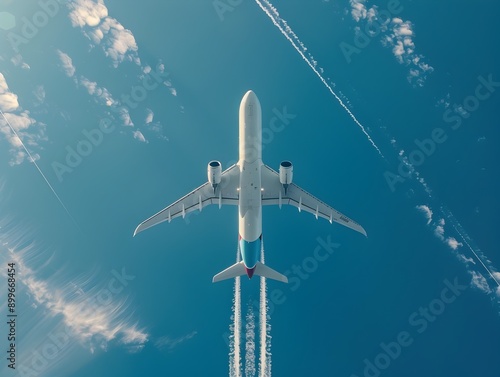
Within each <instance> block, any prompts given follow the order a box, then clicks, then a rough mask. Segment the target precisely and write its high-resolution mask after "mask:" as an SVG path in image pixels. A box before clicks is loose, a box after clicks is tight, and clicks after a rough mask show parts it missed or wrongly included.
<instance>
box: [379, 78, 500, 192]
mask: <svg viewBox="0 0 500 377" xmlns="http://www.w3.org/2000/svg"><path fill="white" fill-rule="evenodd" d="M477 80H478V82H479V83H478V84H477V86H476V88H475V90H474V93H473V94H471V95H469V96H467V97H465V98H464V99H463V101H462V104H461V105H455V106H454V110H452V109H451V108H447V109H446V110H445V111H444V113H443V121H444V122H445V123H447V124H448V126H449V128H450V129H451V130H452V131H456V130H458V129H459V128H460V127H461V126H462V123H463V121H464V120H465V119H468V118H470V116H471V114H472V113H473V112H475V111H477V110H478V109H479V107H480V105H481V102H483V101H486V100H487V99H489V98H490V97H491V96H492V95H493V94H494V93H495V91H496V90H497V88H498V87H500V82H499V81H494V80H493V75H492V74H489V75H488V77H487V78H484V77H483V76H478V78H477ZM448 136H449V135H448V133H447V131H446V130H445V129H444V128H442V127H436V128H434V129H433V130H432V132H431V135H430V137H429V138H427V139H423V140H419V139H415V140H414V141H413V142H414V144H415V148H414V149H413V150H412V151H411V152H410V153H409V154H408V155H407V156H404V155H400V156H399V161H400V163H399V165H398V168H397V173H393V172H392V171H388V170H386V171H385V172H384V178H385V180H386V182H387V185H388V186H389V188H390V190H391V191H392V192H394V191H396V185H397V184H398V183H403V182H405V181H406V179H408V178H410V176H411V175H412V173H413V169H414V167H418V166H421V165H422V164H423V163H424V162H425V161H426V160H427V159H428V158H429V157H430V156H432V155H433V154H434V153H435V152H436V150H437V147H438V145H439V144H443V143H444V142H445V141H446V140H448Z"/></svg>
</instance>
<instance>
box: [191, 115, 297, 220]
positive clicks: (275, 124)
mask: <svg viewBox="0 0 500 377" xmlns="http://www.w3.org/2000/svg"><path fill="white" fill-rule="evenodd" d="M272 112H273V114H274V116H273V117H272V118H271V119H270V120H269V122H268V123H267V126H266V127H264V128H263V129H262V139H261V140H256V142H257V143H258V142H261V146H262V150H264V148H265V147H266V145H268V144H270V143H272V141H273V140H274V138H275V135H276V134H278V133H280V132H283V131H284V130H285V128H286V127H287V126H289V125H290V123H291V121H292V120H294V119H295V118H297V114H292V113H289V112H288V109H287V107H286V106H282V107H281V110H279V109H278V108H276V107H274V108H273V110H272ZM236 162H237V161H235V160H232V161H229V162H228V163H227V164H226V165H225V166H224V165H223V166H222V168H223V169H226V168H228V167H230V166H232V165H234V164H235V163H236ZM226 182H227V181H223V183H222V185H221V186H220V187H221V189H223V188H224V184H225V183H226ZM199 213H200V211H199V210H195V211H192V212H189V213H187V214H186V216H185V217H184V221H185V222H186V224H188V225H189V224H190V222H191V221H190V220H189V218H190V217H191V216H192V215H194V214H196V215H198V214H199Z"/></svg>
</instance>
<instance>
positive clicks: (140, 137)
mask: <svg viewBox="0 0 500 377" xmlns="http://www.w3.org/2000/svg"><path fill="white" fill-rule="evenodd" d="M134 139H136V140H139V141H141V142H143V143H147V142H148V141H147V140H146V138H145V137H144V135H143V134H142V132H141V131H139V130H135V131H134Z"/></svg>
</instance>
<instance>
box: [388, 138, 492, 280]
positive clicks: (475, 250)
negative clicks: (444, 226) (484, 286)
mask: <svg viewBox="0 0 500 377" xmlns="http://www.w3.org/2000/svg"><path fill="white" fill-rule="evenodd" d="M393 140H395V139H393ZM392 144H393V147H394V148H395V149H396V148H397V147H396V144H395V143H392ZM396 151H397V149H396ZM400 161H401V162H402V163H403V164H404V165H405V166H406V167H407V168H408V169H409V171H410V174H409V178H410V179H412V180H414V181H416V182H417V183H419V184H420V187H421V188H422V189H423V190H424V192H425V193H426V194H427V196H428V198H429V200H430V201H431V202H434V201H435V202H439V200H436V199H434V196H433V193H432V190H431V188H430V187H429V185H428V184H427V182H426V181H425V180H424V179H423V177H422V175H421V174H420V172H419V171H418V170H417V169H416V168H415V167H414V166H413V165H412V164H411V163H410V162H409V161H408V158H407V157H403V158H402V159H401V160H400ZM439 211H440V212H441V215H442V216H443V218H445V219H446V221H448V222H450V223H451V225H452V227H453V229H455V232H456V233H457V234H458V235H459V236H460V238H461V239H462V241H463V242H464V243H465V245H466V246H467V248H468V249H469V250H470V251H471V253H472V254H473V255H474V257H475V258H476V259H477V260H478V262H479V263H480V264H481V265H482V266H483V268H484V269H485V270H486V271H487V272H488V274H489V275H490V277H491V278H492V279H493V281H494V282H495V284H496V285H497V286H499V287H500V282H499V281H498V279H497V278H496V277H495V275H494V272H496V271H495V268H494V267H493V266H491V263H488V264H489V265H487V263H485V262H484V261H483V259H486V261H487V262H489V260H488V258H487V257H486V256H485V255H484V253H483V252H482V251H481V249H480V248H479V247H477V246H476V245H475V243H474V241H473V239H472V238H471V237H470V236H469V235H468V234H467V232H466V231H465V229H464V228H463V227H462V225H461V224H460V223H459V222H458V220H457V219H456V217H455V215H453V213H452V212H451V211H450V210H449V209H448V208H446V206H445V205H443V204H442V203H441V204H440V206H439ZM466 270H467V271H469V269H468V268H466ZM469 272H470V271H469Z"/></svg>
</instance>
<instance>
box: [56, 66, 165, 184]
mask: <svg viewBox="0 0 500 377" xmlns="http://www.w3.org/2000/svg"><path fill="white" fill-rule="evenodd" d="M168 76H169V74H168V73H165V72H164V71H163V69H160V66H157V67H156V70H155V71H151V72H150V73H149V74H148V75H146V76H144V77H143V79H142V83H141V85H137V86H134V87H132V89H131V91H130V93H129V94H122V96H121V103H122V104H125V105H126V106H111V107H110V111H111V112H112V113H114V114H116V115H117V116H118V117H120V116H121V115H122V114H123V110H124V109H126V110H130V109H135V108H136V107H137V105H138V104H139V103H140V102H143V101H145V100H146V98H147V97H148V92H150V91H152V90H155V89H156V88H158V87H159V86H160V85H161V84H162V83H164V82H165V81H166V79H167V78H168ZM115 129H116V126H115V125H114V124H113V120H112V118H108V117H107V118H104V119H101V121H100V122H99V125H98V126H97V127H96V128H93V129H90V130H87V129H84V130H83V131H82V138H81V139H80V140H79V141H77V142H76V144H75V145H67V146H66V148H65V150H66V152H67V153H66V156H65V158H64V161H63V162H60V161H53V162H52V163H51V166H52V170H53V171H54V174H55V175H56V177H57V179H58V181H59V182H60V183H61V182H62V181H63V179H64V175H65V174H69V173H72V172H73V171H74V169H76V168H77V167H78V166H79V165H80V164H81V163H82V162H83V160H84V158H85V157H88V156H89V155H90V154H91V153H92V152H93V151H94V148H97V147H98V146H99V145H101V143H102V142H103V141H104V136H105V135H109V134H111V133H112V132H113V131H114V130H115Z"/></svg>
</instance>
